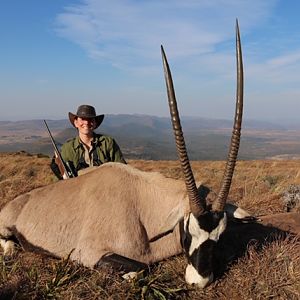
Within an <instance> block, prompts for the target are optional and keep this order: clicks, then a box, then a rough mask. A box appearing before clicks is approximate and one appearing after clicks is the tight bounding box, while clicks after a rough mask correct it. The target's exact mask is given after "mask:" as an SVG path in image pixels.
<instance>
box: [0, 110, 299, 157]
mask: <svg viewBox="0 0 300 300" xmlns="http://www.w3.org/2000/svg"><path fill="white" fill-rule="evenodd" d="M47 122H48V125H49V128H50V129H51V132H52V134H53V136H54V137H55V140H56V141H57V143H58V144H61V143H63V142H65V141H66V140H67V139H69V138H71V137H73V136H74V135H75V134H76V131H75V129H74V128H72V126H71V125H70V123H69V121H68V120H48V121H47ZM182 127H183V131H184V135H185V139H186V144H187V148H188V152H189V157H190V158H191V159H193V160H224V159H225V158H226V157H227V149H228V144H229V142H230V136H231V131H232V129H231V127H232V121H228V120H217V119H204V118H195V117H183V118H182ZM98 132H101V133H103V134H108V135H111V136H113V137H114V138H115V139H116V140H117V142H118V143H119V145H120V147H121V149H122V151H123V152H124V155H125V157H126V159H151V160H175V159H177V154H176V150H175V144H174V137H173V132H172V129H171V122H170V120H169V118H161V117H155V116H146V115H107V116H105V119H104V122H103V124H102V125H101V126H100V128H99V130H98ZM21 150H24V151H27V152H30V153H42V154H46V155H52V153H53V149H52V145H51V143H50V139H49V137H48V134H47V131H46V128H45V126H44V123H43V120H30V121H18V122H0V152H12V151H21ZM239 158H240V159H247V160H249V159H282V158H284V159H295V158H300V126H298V125H295V124H293V125H283V124H275V123H268V122H262V121H255V120H245V122H244V125H243V130H242V139H241V147H240V152H239Z"/></svg>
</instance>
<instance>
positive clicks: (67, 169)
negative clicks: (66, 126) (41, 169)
mask: <svg viewBox="0 0 300 300" xmlns="http://www.w3.org/2000/svg"><path fill="white" fill-rule="evenodd" d="M44 123H45V125H46V128H47V130H48V133H49V136H50V139H51V142H52V145H53V148H54V153H55V156H56V158H57V159H58V163H59V165H60V166H61V167H62V169H63V172H64V174H62V175H63V176H64V175H65V176H66V178H73V177H76V176H77V175H76V173H75V172H74V171H73V170H72V168H71V166H70V165H69V164H68V162H64V160H63V158H62V156H61V154H60V152H59V150H58V148H57V146H56V144H55V141H54V139H53V136H52V134H51V132H50V129H49V127H48V125H47V122H46V120H44Z"/></svg>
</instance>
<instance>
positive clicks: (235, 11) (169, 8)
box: [55, 0, 276, 68]
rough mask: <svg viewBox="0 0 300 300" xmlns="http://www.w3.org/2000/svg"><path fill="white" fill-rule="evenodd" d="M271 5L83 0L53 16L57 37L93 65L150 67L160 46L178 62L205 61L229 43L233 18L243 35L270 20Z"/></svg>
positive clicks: (233, 0)
mask: <svg viewBox="0 0 300 300" xmlns="http://www.w3.org/2000/svg"><path fill="white" fill-rule="evenodd" d="M275 4H276V1H260V0H252V1H240V0H226V1H225V0H215V1H213V0H206V1H205V0H204V1H203V0H202V1H196V0H185V1H181V0H180V1H179V0H164V1H161V0H152V1H136V0H112V1H104V0H97V1H96V0H85V1H82V2H81V3H79V4H73V5H69V6H67V7H65V8H64V11H63V12H62V13H60V14H59V15H57V17H56V22H55V30H56V32H57V34H58V35H59V36H61V37H63V38H65V39H68V40H70V41H71V42H73V43H75V44H77V45H79V46H80V47H81V48H83V49H84V50H85V51H86V53H87V55H88V56H89V57H90V58H92V59H95V60H101V61H106V62H109V63H110V64H111V65H113V66H115V67H119V68H129V67H130V68H133V67H142V66H149V65H151V64H152V63H153V60H154V59H155V60H157V58H158V56H159V55H160V54H159V47H160V44H163V45H165V46H166V47H167V49H168V57H170V58H173V59H175V60H180V59H182V58H186V57H189V58H191V57H194V56H199V55H206V54H209V53H213V52H215V51H216V48H217V47H218V46H219V45H221V44H222V43H224V42H226V41H228V40H234V39H233V37H234V25H235V18H236V17H239V19H240V20H241V22H242V28H243V31H244V32H247V31H248V30H250V28H252V27H255V26H257V25H258V24H259V23H261V22H265V20H266V19H267V18H268V16H269V15H270V11H271V10H272V8H273V7H274V5H275Z"/></svg>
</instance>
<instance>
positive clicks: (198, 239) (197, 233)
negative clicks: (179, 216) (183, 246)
mask: <svg viewBox="0 0 300 300" xmlns="http://www.w3.org/2000/svg"><path fill="white" fill-rule="evenodd" d="M187 221H188V218H187V219H185V220H184V227H185V229H186V231H188V232H189V233H190V234H191V236H192V241H191V246H190V249H189V255H192V254H193V252H194V250H195V249H197V248H199V247H200V245H201V244H202V243H204V242H205V241H207V240H208V239H210V240H212V241H215V242H217V241H218V240H219V238H220V235H221V234H222V233H223V232H224V230H225V228H226V224H227V216H226V214H225V213H224V217H223V218H222V219H221V220H220V223H219V225H218V226H217V227H216V228H215V229H214V230H213V231H212V232H210V233H209V232H207V231H205V230H203V229H201V228H200V227H199V224H198V221H197V219H196V218H195V217H194V215H193V214H190V215H189V228H188V230H187V228H186V226H187Z"/></svg>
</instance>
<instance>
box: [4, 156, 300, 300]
mask: <svg viewBox="0 0 300 300" xmlns="http://www.w3.org/2000/svg"><path fill="white" fill-rule="evenodd" d="M49 163H50V159H49V158H47V157H40V156H39V155H29V154H27V153H22V152H21V153H6V154H5V153H1V154H0V170H1V174H0V208H1V207H3V206H4V204H5V203H7V202H9V201H11V200H12V199H13V198H14V197H16V196H17V195H19V194H21V193H24V192H27V191H29V190H31V189H33V188H37V187H40V186H44V185H47V184H49V183H51V182H53V181H55V180H56V179H55V177H54V176H53V175H52V173H51V171H50V168H49ZM129 164H131V165H133V166H135V167H137V168H139V169H142V170H146V171H158V172H161V173H163V174H164V175H165V176H168V177H172V178H182V173H181V170H180V166H179V163H178V162H177V161H141V160H130V161H129ZM224 166H225V162H223V161H193V162H192V168H193V170H194V174H195V178H196V180H197V182H202V183H203V184H205V185H207V186H209V187H211V188H212V189H213V190H215V191H218V189H219V188H220V185H221V180H222V176H223V169H224ZM299 169H300V161H299V160H295V161H271V160H270V161H266V160H264V161H239V162H238V163H237V167H236V172H235V175H234V178H233V182H232V187H231V191H230V195H229V199H230V201H231V202H234V203H236V204H238V205H239V206H241V207H243V208H245V209H247V210H248V211H249V212H251V213H252V214H254V215H263V214H270V213H276V212H282V211H285V209H286V207H285V203H284V201H283V193H284V191H286V190H287V189H288V187H289V186H290V185H292V184H296V185H297V184H300V175H299ZM298 209H299V208H298ZM257 230H258V229H257ZM257 230H256V231H254V232H253V236H252V237H251V238H248V239H247V240H245V241H242V239H243V236H244V233H243V231H241V232H239V231H236V230H233V231H232V236H231V240H230V239H229V238H224V240H223V241H221V246H220V249H219V250H220V253H219V261H220V263H222V265H221V267H220V269H219V270H220V271H219V272H218V273H217V274H216V275H217V276H216V280H215V281H214V282H213V283H212V284H211V285H210V286H209V287H207V288H206V289H205V290H199V289H197V288H196V287H193V286H189V285H187V284H186V283H185V281H184V271H185V266H186V261H185V258H184V257H183V255H179V256H176V257H172V258H169V259H167V260H165V261H162V262H160V263H157V264H155V265H153V266H150V267H149V270H147V272H141V273H140V274H139V277H138V278H137V279H133V280H131V281H126V280H124V279H123V278H122V275H123V274H122V273H121V272H115V271H114V270H113V269H112V268H111V267H110V266H103V267H101V268H99V269H94V270H92V269H88V268H85V267H83V266H81V265H78V264H76V263H73V262H71V261H70V260H69V259H68V257H65V258H63V259H54V258H51V257H46V256H42V255H40V254H36V253H30V252H24V251H22V250H21V249H20V250H19V251H17V253H16V254H15V255H14V256H13V257H12V258H4V257H3V256H2V253H1V252H0V299H76V300H77V299H85V300H90V299H299V297H300V238H299V237H295V236H292V235H278V234H275V235H270V234H266V233H265V232H263V231H262V230H260V231H259V232H260V234H261V236H260V237H258V232H257ZM225 248H226V249H227V248H228V249H229V250H230V251H231V252H230V253H231V254H230V255H229V256H226V259H227V260H226V259H224V257H225V254H224V249H225Z"/></svg>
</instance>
